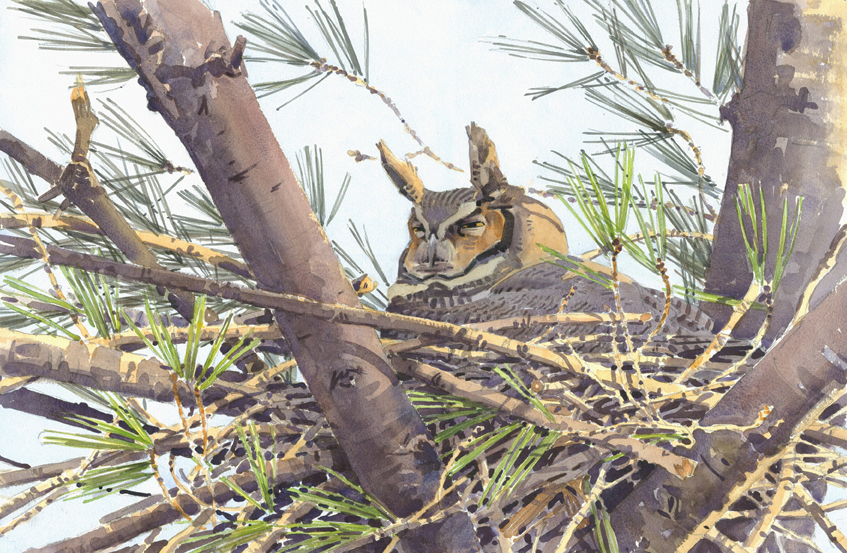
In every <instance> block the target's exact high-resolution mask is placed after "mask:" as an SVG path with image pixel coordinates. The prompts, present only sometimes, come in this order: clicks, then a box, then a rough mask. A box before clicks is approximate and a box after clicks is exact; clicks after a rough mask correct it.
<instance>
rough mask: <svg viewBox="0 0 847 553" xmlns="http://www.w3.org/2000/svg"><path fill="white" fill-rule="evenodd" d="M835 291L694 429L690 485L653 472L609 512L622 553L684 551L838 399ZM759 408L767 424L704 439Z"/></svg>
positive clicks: (843, 353)
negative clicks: (630, 551)
mask: <svg viewBox="0 0 847 553" xmlns="http://www.w3.org/2000/svg"><path fill="white" fill-rule="evenodd" d="M843 286H845V284H841V285H840V286H839V287H837V288H836V289H835V290H834V291H833V292H832V293H831V294H830V295H829V296H828V297H827V298H826V299H825V300H824V301H823V302H821V303H820V304H819V305H818V306H817V307H816V308H815V309H814V310H813V311H812V312H811V313H809V315H807V316H806V317H805V318H804V319H803V321H802V322H801V323H800V324H799V325H798V326H796V327H794V328H793V329H792V330H791V331H789V333H788V334H787V335H786V336H785V337H784V338H783V339H782V340H781V341H780V342H779V343H778V344H777V345H776V346H774V347H773V348H771V349H770V351H768V353H767V354H766V355H765V356H764V357H763V358H762V359H761V360H759V362H758V363H757V365H756V366H755V367H754V368H753V369H752V370H750V372H748V373H747V374H745V375H744V376H743V377H742V378H741V379H740V380H739V381H738V382H736V383H735V384H734V385H733V386H732V388H731V389H730V390H729V391H728V392H727V393H726V394H725V395H724V396H723V398H722V399H721V400H720V401H719V402H718V403H717V405H716V406H715V407H714V408H713V409H712V410H711V411H709V413H708V414H707V415H706V416H705V417H703V419H702V420H701V421H699V425H700V427H701V429H699V430H695V431H694V437H695V444H694V446H693V451H691V455H692V456H693V457H694V458H696V459H698V460H702V461H703V462H701V463H700V464H699V465H698V467H697V469H695V471H694V474H693V475H692V477H691V478H689V479H687V480H684V481H682V482H680V481H678V480H676V479H674V478H673V477H672V476H671V475H670V474H668V473H665V472H664V471H663V470H655V471H654V472H653V473H652V474H651V475H650V476H648V477H647V478H646V479H644V480H643V481H642V482H640V483H639V484H638V485H637V486H636V488H635V489H634V490H633V491H632V492H631V493H630V494H629V495H628V496H627V497H626V498H625V499H624V500H623V501H622V502H621V503H620V504H619V505H617V506H616V507H615V508H614V511H613V512H612V523H613V527H614V528H615V532H616V534H617V536H618V540H619V544H620V548H621V550H622V551H623V550H628V549H633V548H635V544H639V543H640V544H641V547H648V548H649V549H650V550H652V551H656V552H657V553H665V552H668V553H670V552H680V551H688V550H689V549H690V548H691V547H693V546H694V545H695V544H696V543H697V542H698V541H699V540H700V539H701V538H702V536H704V535H705V534H706V533H707V532H708V531H709V529H710V528H711V527H713V526H714V524H715V523H716V522H717V521H718V520H719V519H720V518H721V516H723V513H725V512H726V511H727V509H729V507H730V506H731V505H732V503H733V502H734V501H735V500H737V499H738V498H739V497H741V495H742V494H743V493H744V492H745V491H746V490H747V489H749V488H750V486H752V485H753V484H755V483H756V482H758V481H759V480H760V479H761V477H762V476H763V475H764V473H765V472H766V471H767V470H768V467H770V465H772V464H773V463H774V462H776V461H777V460H779V459H780V458H781V457H782V456H783V455H784V454H785V453H786V452H787V451H788V445H789V444H790V443H791V442H792V440H793V439H794V436H796V435H797V434H799V433H801V432H803V431H804V430H806V429H807V428H808V427H809V426H811V425H812V424H813V423H815V422H816V421H817V419H818V417H819V416H820V415H821V413H822V412H823V410H824V409H825V408H826V407H827V406H828V405H829V404H830V403H831V402H832V401H834V400H835V399H837V398H838V397H840V396H841V392H842V390H843V388H844V386H845V384H847V362H845V361H844V359H847V345H845V342H844V339H843V336H842V334H841V332H840V330H839V329H838V328H837V327H838V325H835V324H832V321H838V320H841V318H842V316H843V313H844V312H845V311H847V294H845V293H844V290H840V289H839V288H841V287H843ZM839 292H840V293H839ZM766 407H772V413H771V414H770V416H769V417H768V418H767V419H766V420H765V421H764V423H763V424H760V425H758V426H757V427H755V428H752V429H750V430H748V431H747V432H745V433H743V434H741V433H738V432H735V431H731V430H717V431H711V432H707V431H708V430H709V426H718V425H722V424H727V423H729V424H738V421H743V422H747V421H752V420H755V419H756V417H757V416H758V411H759V410H761V409H763V408H766ZM671 506H672V507H671ZM645 540H646V541H645ZM647 544H649V545H647Z"/></svg>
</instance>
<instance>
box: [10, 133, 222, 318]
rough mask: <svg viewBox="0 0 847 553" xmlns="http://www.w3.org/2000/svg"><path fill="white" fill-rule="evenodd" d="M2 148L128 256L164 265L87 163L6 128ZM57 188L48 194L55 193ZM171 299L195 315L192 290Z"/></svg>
mask: <svg viewBox="0 0 847 553" xmlns="http://www.w3.org/2000/svg"><path fill="white" fill-rule="evenodd" d="M0 151H2V152H4V153H5V154H7V155H8V156H9V157H11V158H12V159H14V160H15V161H17V162H18V163H20V164H22V165H23V166H24V168H25V169H26V170H27V171H29V172H30V174H33V175H36V176H39V177H41V178H43V179H44V180H46V181H47V182H48V183H50V184H51V185H52V186H54V187H55V188H54V189H53V190H55V191H61V193H62V194H64V195H65V197H66V198H67V199H68V200H70V201H71V202H73V204H74V205H75V206H77V207H78V208H79V209H80V210H81V211H82V212H83V213H85V214H86V215H88V216H89V217H90V218H91V220H92V221H94V223H95V224H96V225H97V226H98V227H99V228H100V229H102V231H103V232H104V233H105V234H106V236H108V237H109V239H111V240H112V242H114V243H115V245H116V246H117V247H118V249H119V250H121V251H122V252H123V253H124V255H126V256H127V259H129V260H130V261H132V262H133V263H136V264H138V265H141V266H142V267H153V268H157V269H161V268H162V266H161V264H160V263H159V260H158V259H157V258H156V256H155V254H153V252H151V251H150V249H149V248H148V247H147V246H146V245H144V243H143V242H142V241H141V239H140V238H139V237H138V235H137V234H136V233H135V231H134V230H133V229H132V227H130V226H129V223H128V222H127V220H126V219H124V217H123V216H121V214H120V212H119V211H118V210H117V208H116V207H115V205H114V204H113V203H112V201H111V200H110V199H109V196H107V195H106V191H105V190H104V189H103V187H102V186H100V185H99V184H97V183H96V182H94V181H93V180H92V178H91V177H92V175H93V174H92V173H91V172H90V171H89V170H86V167H85V166H84V165H82V164H79V163H71V164H70V165H68V166H66V167H65V168H62V167H61V166H60V165H58V164H57V163H54V162H52V161H50V160H49V159H47V158H46V157H45V156H43V155H42V154H40V153H39V152H37V151H36V150H35V149H33V148H32V147H30V146H29V145H27V144H26V143H24V142H23V141H22V140H19V139H18V138H16V137H14V136H12V135H11V134H9V133H8V132H6V131H0ZM53 190H51V192H48V194H51V195H52V196H55V194H54V193H53ZM169 300H170V301H171V304H172V305H173V306H174V307H175V308H176V309H177V311H178V312H179V314H180V315H182V316H183V318H185V319H186V320H190V319H191V314H192V313H193V311H194V307H193V306H194V298H193V297H191V296H190V294H185V293H184V292H180V293H179V294H177V295H172V296H170V297H169ZM214 318H217V317H216V316H215V317H214Z"/></svg>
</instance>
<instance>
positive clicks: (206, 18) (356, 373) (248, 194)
mask: <svg viewBox="0 0 847 553" xmlns="http://www.w3.org/2000/svg"><path fill="white" fill-rule="evenodd" d="M95 13H96V14H97V15H98V17H99V18H100V20H101V22H102V23H103V26H104V27H105V28H106V30H107V32H108V33H109V35H110V37H111V38H112V40H113V42H114V43H115V44H116V45H117V47H118V51H119V52H120V53H121V55H122V56H123V57H124V58H125V59H126V60H127V61H128V62H129V64H130V66H131V67H133V69H135V70H136V71H137V72H138V74H139V76H140V79H139V81H140V83H141V84H142V85H143V86H144V87H145V89H146V90H147V95H148V100H149V106H150V108H151V109H153V110H155V111H158V112H159V113H160V114H161V115H162V117H163V118H164V119H165V121H166V122H167V123H168V124H169V125H170V126H171V128H172V129H173V130H174V131H175V133H176V134H177V136H178V137H179V138H180V140H181V141H182V142H183V144H184V145H185V147H186V149H187V150H188V152H189V154H190V155H191V158H192V160H193V161H194V164H195V165H196V167H197V169H198V171H199V173H200V176H201V177H202V178H203V181H204V182H205V184H206V186H207V188H208V189H209V191H210V193H211V195H212V198H213V199H214V201H215V204H216V206H217V207H218V210H219V211H220V212H221V215H222V216H223V219H224V221H225V222H226V225H227V228H228V230H229V231H230V232H231V234H232V237H233V238H234V239H235V241H236V242H237V243H238V245H239V248H240V249H241V252H242V254H243V255H244V259H245V261H247V263H248V264H249V265H250V266H251V268H252V269H253V272H254V274H255V275H256V278H257V280H258V282H259V284H260V286H261V287H263V288H266V289H270V290H273V291H278V292H287V293H291V294H298V295H302V296H306V297H309V298H312V299H315V300H319V301H322V302H327V303H340V304H345V305H350V306H356V305H358V299H357V297H356V295H355V293H354V292H353V289H352V287H351V286H350V284H349V283H348V282H347V279H346V278H345V276H344V274H343V272H342V270H341V267H340V265H339V264H338V261H337V259H336V258H335V255H334V253H333V251H332V248H331V246H330V244H329V242H328V240H327V238H326V236H325V234H324V233H323V230H322V229H321V228H320V225H319V224H318V222H317V219H316V218H315V216H314V214H313V213H312V212H311V209H310V208H309V204H308V201H307V200H306V197H305V195H304V193H303V191H302V190H301V189H300V187H299V185H298V184H297V181H296V179H295V177H294V175H293V173H292V171H291V168H290V166H289V163H288V161H287V160H286V158H285V156H284V155H283V153H282V151H281V150H280V148H279V145H278V143H277V141H276V139H275V137H274V135H273V133H272V132H271V129H270V126H269V124H268V122H267V120H266V119H265V117H264V115H263V114H262V112H261V109H260V108H259V104H258V102H257V100H256V96H255V94H254V92H253V90H252V89H251V88H250V86H249V84H248V83H247V81H246V79H245V78H244V76H243V75H242V74H241V71H240V63H236V64H235V65H234V66H233V64H232V63H231V61H230V56H231V52H232V50H231V46H230V42H229V40H228V39H227V37H226V34H225V33H224V30H223V25H222V24H221V21H220V17H219V15H218V14H217V13H214V14H213V13H212V12H210V11H209V10H208V9H207V8H206V7H205V6H203V5H202V4H201V3H200V2H199V1H197V0H169V1H167V2H157V1H148V2H141V1H139V0H117V1H110V2H102V3H99V4H98V5H97V6H96V7H95ZM239 61H240V60H239ZM275 317H276V320H277V322H278V323H279V325H280V327H281V328H282V331H283V333H284V334H285V336H286V338H287V339H288V341H289V343H290V344H291V348H292V351H293V353H294V356H295V358H296V359H297V363H298V366H299V368H300V371H301V372H302V374H303V376H304V377H305V379H306V381H307V383H308V385H309V388H310V390H311V391H312V393H313V394H314V396H315V398H316V400H317V401H318V403H319V404H320V406H321V409H322V410H323V412H324V414H325V415H326V418H327V421H328V422H329V423H330V425H331V427H332V428H333V431H334V432H335V435H336V437H337V439H338V441H339V443H340V444H341V446H342V448H343V449H344V451H345V452H346V453H347V455H348V457H349V459H350V463H351V465H352V467H353V469H354V471H355V472H356V474H357V475H358V476H359V479H360V481H361V482H362V484H363V487H364V488H365V489H366V490H368V491H369V492H371V493H372V494H373V495H374V496H376V497H377V498H378V499H379V500H380V501H381V502H383V504H385V505H386V506H387V507H388V508H389V509H390V510H391V511H392V512H394V513H395V514H396V515H399V516H407V515H410V514H411V513H414V512H416V511H417V510H419V509H420V508H421V507H422V506H423V505H425V504H427V503H428V502H429V501H430V500H431V499H432V498H434V497H435V492H436V488H437V487H438V484H439V475H440V472H441V469H442V467H441V464H440V463H439V460H438V457H437V454H436V451H435V449H434V446H433V443H432V439H431V437H430V436H428V434H427V431H426V428H425V426H424V425H423V423H422V422H421V420H420V418H419V416H418V415H417V413H416V412H415V410H414V409H413V408H412V406H411V404H410V403H409V401H408V400H407V399H406V397H405V395H404V394H403V392H402V390H401V389H400V387H399V385H398V381H397V379H396V377H395V376H394V373H393V371H392V370H391V367H390V365H389V362H388V360H387V358H386V356H385V354H384V352H383V350H382V347H381V346H380V344H379V340H378V339H377V336H376V333H375V332H374V331H373V330H372V329H367V328H362V327H356V326H350V325H343V324H334V323H330V322H327V321H325V320H319V319H315V318H311V317H306V316H296V315H291V314H289V313H284V312H281V311H277V312H276V313H275ZM458 516H459V517H460V520H459V522H458V524H457V523H455V522H450V521H449V520H448V521H446V522H445V523H443V524H442V525H441V526H444V527H445V528H449V532H450V534H451V536H452V537H451V539H453V544H452V547H451V548H450V550H452V551H473V550H478V544H476V540H475V537H474V535H473V527H472V525H471V523H470V520H469V519H468V518H467V515H466V514H461V515H458ZM462 517H463V518H462ZM415 534H417V535H416V536H415V538H414V539H416V540H417V541H419V542H421V543H424V544H425V543H427V542H429V541H430V540H431V541H432V542H434V543H433V547H434V548H431V549H428V550H430V551H436V550H438V551H445V549H440V548H439V546H438V545H436V543H440V540H439V539H438V538H436V536H435V534H436V532H433V531H432V529H430V530H426V529H424V530H423V531H419V532H416V533H415ZM407 541H408V540H407Z"/></svg>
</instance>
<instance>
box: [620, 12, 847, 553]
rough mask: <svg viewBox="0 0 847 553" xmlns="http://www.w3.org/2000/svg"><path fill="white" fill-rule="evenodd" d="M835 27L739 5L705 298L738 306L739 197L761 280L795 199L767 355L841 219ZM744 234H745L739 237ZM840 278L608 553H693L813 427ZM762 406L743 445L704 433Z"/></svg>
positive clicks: (841, 300)
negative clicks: (741, 38)
mask: <svg viewBox="0 0 847 553" xmlns="http://www.w3.org/2000/svg"><path fill="white" fill-rule="evenodd" d="M845 15H847V12H845V11H844V7H843V2H841V1H840V0H823V1H821V2H816V3H809V5H807V3H806V2H803V1H801V0H796V1H790V2H777V1H775V0H752V1H751V2H750V7H749V31H748V39H747V52H746V62H745V75H744V77H745V83H744V88H743V90H742V91H741V92H740V93H739V94H737V95H736V96H735V98H733V100H732V102H731V103H730V104H729V106H727V107H726V108H725V109H724V110H723V114H724V116H725V117H726V118H727V119H728V120H729V121H730V122H731V123H732V126H733V131H734V134H733V146H732V153H731V159H730V166H729V176H728V179H727V186H726V193H725V195H724V198H723V203H722V209H721V218H720V221H719V224H718V226H717V230H716V241H715V249H714V253H713V257H712V266H711V268H710V270H709V273H708V280H707V291H710V292H716V293H721V294H725V295H729V296H734V297H740V296H742V295H743V294H744V292H745V291H746V290H747V287H748V285H749V283H750V281H751V275H750V274H746V275H744V274H743V271H740V270H739V269H740V267H739V266H738V265H739V263H742V261H740V260H742V259H743V258H744V244H743V242H742V237H741V232H740V227H739V225H738V221H737V219H736V215H735V206H734V202H735V194H736V190H737V185H738V184H740V183H751V184H753V185H754V189H756V188H759V189H760V190H761V193H762V194H763V195H764V198H765V201H766V204H767V210H768V211H767V213H768V232H769V238H770V241H769V248H768V250H769V262H768V267H769V270H770V271H771V272H772V271H773V267H774V255H775V252H776V249H777V243H778V230H779V228H780V226H781V224H782V221H781V219H782V201H783V199H784V198H787V199H788V202H789V206H792V205H793V202H794V198H795V197H797V196H798V195H802V196H804V198H805V202H804V204H803V211H802V217H801V220H800V229H799V231H798V236H797V244H796V247H795V249H794V254H793V256H792V257H791V259H790V262H789V264H788V266H787V268H786V274H785V280H784V282H783V284H782V285H781V286H780V290H779V295H778V299H777V302H776V305H775V311H774V321H773V324H772V326H771V329H770V331H769V333H768V337H767V338H768V340H770V341H772V340H774V339H775V338H777V337H778V336H779V335H780V334H781V333H782V332H783V331H784V330H785V328H786V327H787V325H788V324H789V323H790V321H791V320H792V318H793V317H794V314H795V306H796V305H797V301H798V298H799V297H800V295H801V294H802V293H803V291H804V290H805V288H806V286H807V283H808V282H809V281H810V280H811V279H812V277H813V275H814V273H815V271H816V269H817V268H818V265H819V262H820V260H821V259H822V258H823V257H824V254H825V253H826V252H827V250H828V248H829V246H830V241H831V240H832V238H833V236H834V235H835V234H836V232H837V230H838V226H839V223H840V221H839V220H840V217H841V214H842V211H843V209H842V200H843V198H844V192H843V190H842V183H844V182H847V165H845V159H844V152H845V145H847V144H845V143H847V132H846V131H845V126H847V113H845V109H844V107H845V102H847V100H845V98H844V96H843V93H842V91H841V88H843V84H844V83H845V82H847V56H845V55H844V51H845V48H847V35H846V34H845V32H847V29H846V28H845V27H844V22H845V21H844V20H845V17H844V16H845ZM756 202H758V194H757V197H756ZM751 230H752V229H751V228H749V227H748V229H747V236H748V237H749V236H752V233H751ZM842 257H843V256H842ZM845 273H847V264H845V261H842V262H841V263H840V264H839V265H838V266H837V267H836V269H835V270H834V271H832V273H831V274H830V275H829V276H828V277H827V278H825V279H824V280H823V281H822V284H821V285H820V286H819V288H818V292H819V293H818V294H817V297H818V300H817V301H815V299H814V298H813V302H812V305H813V309H812V311H811V312H810V313H809V315H808V316H806V318H805V319H803V321H802V322H801V323H800V324H799V325H798V326H796V327H794V328H792V329H791V330H789V332H788V333H787V334H786V335H785V336H784V337H783V338H782V339H781V341H780V342H779V343H778V344H777V345H776V346H774V348H773V349H771V350H770V351H769V352H768V353H767V355H766V356H765V357H764V358H763V359H762V360H761V361H760V362H759V363H758V364H757V365H756V367H755V368H754V369H752V370H751V371H750V372H749V373H748V374H747V375H745V376H744V377H743V378H742V379H741V380H740V381H739V382H738V383H737V384H736V385H735V386H734V387H733V388H732V389H731V390H730V391H729V392H728V393H727V394H726V396H725V397H724V398H723V399H722V400H721V401H720V402H719V403H718V405H717V406H716V407H715V408H714V409H713V410H712V411H710V412H709V413H708V414H707V415H706V416H705V417H704V418H703V419H702V420H701V421H700V424H701V425H702V426H703V427H704V428H703V430H698V431H696V434H695V436H696V444H695V445H694V446H693V448H692V449H691V450H689V451H686V450H685V449H684V448H678V449H677V450H676V452H677V453H679V454H685V455H688V456H689V457H690V458H692V459H694V460H696V461H698V462H699V464H698V466H697V469H696V470H695V472H694V475H693V476H692V477H691V478H689V479H687V480H684V481H682V482H680V481H679V480H678V479H675V478H674V477H673V476H672V475H670V474H668V473H667V472H666V471H664V470H662V469H656V470H654V471H653V473H652V474H651V475H650V476H649V477H648V478H647V479H645V480H644V481H642V482H641V483H639V485H638V486H637V487H636V488H635V489H634V490H633V491H632V493H630V494H629V496H627V497H626V498H625V499H624V500H623V501H622V502H621V503H620V504H618V505H617V506H616V508H615V509H614V511H613V513H612V524H613V527H614V529H615V533H616V535H617V537H618V541H619V546H620V550H621V551H640V550H649V551H654V552H660V553H661V552H667V553H671V552H676V551H679V550H682V551H688V550H689V549H691V548H692V547H694V546H696V545H697V544H698V542H700V541H701V540H702V538H703V537H704V536H705V535H706V534H707V533H708V532H709V531H710V530H711V529H712V528H713V527H714V526H715V523H716V522H717V520H718V519H719V518H720V514H721V513H723V512H724V511H725V510H726V508H727V507H728V506H729V505H730V504H731V503H732V502H733V501H734V499H737V496H738V494H739V491H740V490H742V489H746V487H749V486H750V485H751V484H752V483H754V482H755V481H756V480H758V479H759V478H760V477H761V476H762V475H763V474H764V472H765V471H767V470H768V469H769V468H770V467H771V465H772V464H773V463H774V462H776V461H777V460H778V459H779V458H780V455H781V454H782V453H783V452H784V451H785V449H786V448H787V447H788V446H789V445H790V443H791V440H792V439H793V437H794V436H796V435H797V434H798V433H799V432H800V431H801V430H802V428H804V427H805V426H806V425H807V424H808V423H810V422H814V420H816V419H817V417H818V416H819V414H820V410H821V409H822V407H823V406H824V405H826V404H827V401H829V400H832V399H833V395H834V394H835V393H840V392H842V391H843V387H844V385H845V383H847V373H845V369H847V362H845V361H844V360H845V359H847V345H845V341H844V338H843V334H842V331H841V329H840V328H839V324H840V322H841V321H843V320H844V313H847V297H845V296H847V285H845V284H841V285H840V286H838V287H835V285H834V283H835V282H838V280H840V279H841V278H842V277H843V275H844V274H845ZM739 274H742V276H740V277H739V276H738V275H739ZM839 289H840V293H839ZM821 297H822V298H824V299H822V300H820V298H821ZM816 303H817V304H818V305H817V307H814V305H815V304H816ZM704 307H705V308H706V309H707V310H709V311H710V312H711V313H712V314H713V316H715V317H716V318H717V319H718V324H719V325H720V324H723V322H724V321H725V320H726V318H727V316H728V310H727V309H726V308H724V307H722V306H718V305H714V304H712V305H707V306H704ZM761 321H762V315H761V313H760V314H759V315H756V314H754V313H752V312H751V314H750V315H748V316H747V317H745V319H743V320H742V322H741V324H740V325H739V327H738V328H737V334H741V335H743V336H750V335H752V334H754V333H755V332H756V330H757V329H758V325H759V324H760V323H761ZM766 406H772V408H773V412H772V413H771V414H770V416H769V417H768V418H767V419H766V421H765V423H764V424H763V425H762V426H760V427H758V428H756V429H754V430H752V431H750V432H746V433H741V432H738V431H733V430H712V431H709V428H708V427H709V426H710V425H715V424H736V425H747V424H750V423H751V422H752V421H754V420H755V418H756V415H757V412H758V411H759V410H761V409H763V408H765V407H766ZM718 529H721V526H720V525H719V526H718ZM730 537H732V536H730ZM742 537H744V536H742ZM735 539H737V538H735ZM701 545H702V544H701Z"/></svg>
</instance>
